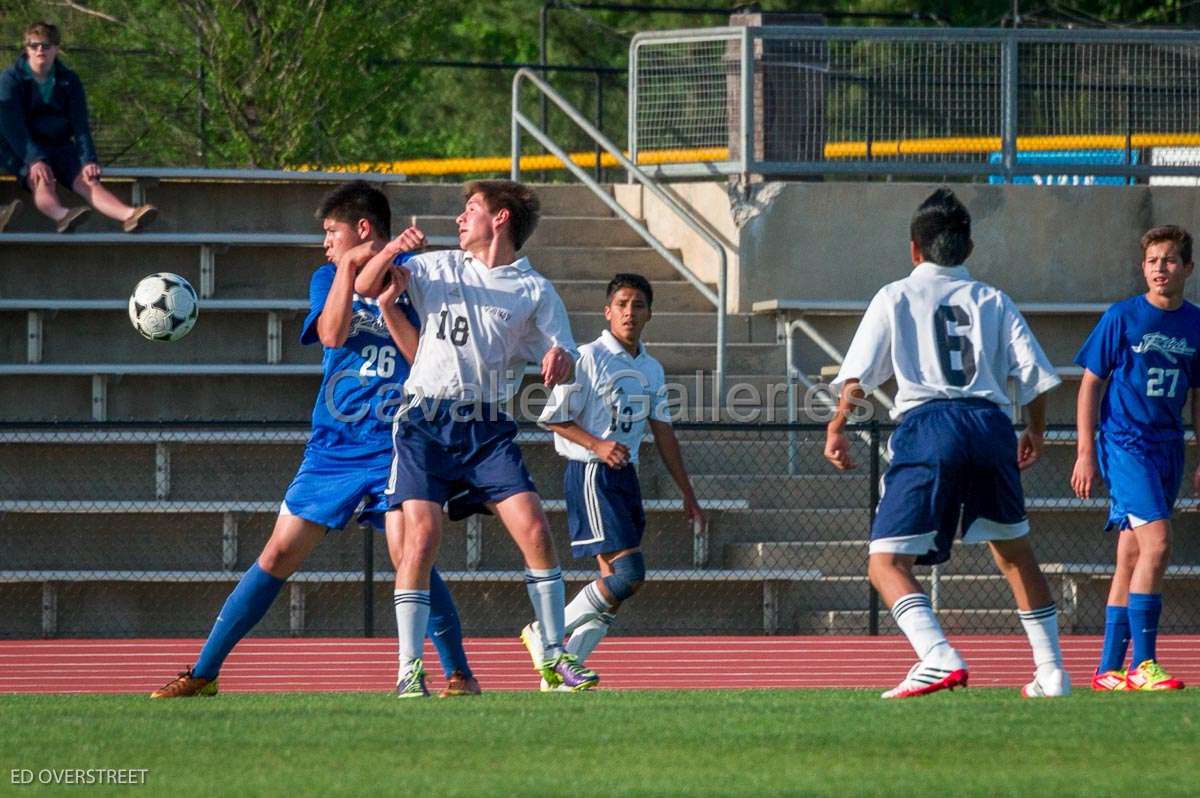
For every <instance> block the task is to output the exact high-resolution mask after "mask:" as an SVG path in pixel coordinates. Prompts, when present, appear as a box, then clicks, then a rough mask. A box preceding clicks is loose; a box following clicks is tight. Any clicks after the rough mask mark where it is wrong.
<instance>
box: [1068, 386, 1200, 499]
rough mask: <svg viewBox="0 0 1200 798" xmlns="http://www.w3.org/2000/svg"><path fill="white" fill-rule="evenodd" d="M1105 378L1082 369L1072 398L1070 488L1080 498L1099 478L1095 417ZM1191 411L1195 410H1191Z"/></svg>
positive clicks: (1084, 496)
mask: <svg viewBox="0 0 1200 798" xmlns="http://www.w3.org/2000/svg"><path fill="white" fill-rule="evenodd" d="M1104 383H1105V381H1104V380H1103V379H1101V378H1100V377H1098V376H1096V375H1095V374H1093V373H1092V372H1091V371H1090V370H1088V369H1086V368H1085V369H1084V370H1083V379H1081V380H1080V381H1079V395H1078V396H1077V397H1076V399H1075V437H1076V439H1077V440H1076V442H1075V467H1074V469H1072V471H1071V489H1072V490H1073V491H1075V495H1076V496H1077V497H1079V498H1080V499H1090V498H1091V497H1092V489H1093V488H1094V487H1095V486H1096V485H1097V484H1098V483H1099V481H1100V466H1099V463H1098V461H1097V459H1096V420H1097V419H1098V418H1099V417H1100V397H1101V396H1102V395H1103V394H1104ZM1193 413H1194V409H1193Z"/></svg>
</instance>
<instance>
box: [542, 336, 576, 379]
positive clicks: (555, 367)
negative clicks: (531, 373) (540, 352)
mask: <svg viewBox="0 0 1200 798" xmlns="http://www.w3.org/2000/svg"><path fill="white" fill-rule="evenodd" d="M574 379H575V359H574V358H573V357H571V356H570V355H569V354H568V353H567V350H565V349H563V348H562V347H561V346H552V347H550V349H549V350H548V351H547V352H546V354H545V355H544V356H543V357H542V382H544V383H546V387H547V388H553V387H554V386H555V385H565V384H567V383H569V382H572V381H573V380H574Z"/></svg>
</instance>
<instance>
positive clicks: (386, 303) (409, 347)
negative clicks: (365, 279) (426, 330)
mask: <svg viewBox="0 0 1200 798" xmlns="http://www.w3.org/2000/svg"><path fill="white" fill-rule="evenodd" d="M407 284H408V272H407V271H404V270H403V269H401V268H400V267H398V266H393V267H392V268H391V271H390V279H388V281H387V285H386V286H385V287H384V289H383V293H382V294H380V295H379V312H380V314H382V316H383V323H384V324H386V325H387V328H388V332H389V333H391V336H392V340H393V341H395V342H396V347H397V348H398V349H399V350H400V354H401V355H403V356H404V359H405V360H407V361H408V362H409V364H410V365H411V364H412V362H413V361H414V360H415V359H416V357H417V343H418V342H419V340H420V335H419V333H418V332H417V328H416V327H414V326H413V325H412V322H410V321H409V320H408V317H407V316H405V315H404V311H402V310H401V309H400V308H399V307H397V305H396V300H397V299H398V298H399V297H400V294H402V293H404V286H406V285H407Z"/></svg>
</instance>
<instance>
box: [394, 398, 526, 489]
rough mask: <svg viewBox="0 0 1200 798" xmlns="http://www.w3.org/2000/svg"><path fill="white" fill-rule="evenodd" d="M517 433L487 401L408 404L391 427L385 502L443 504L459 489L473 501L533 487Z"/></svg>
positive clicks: (506, 418)
mask: <svg viewBox="0 0 1200 798" xmlns="http://www.w3.org/2000/svg"><path fill="white" fill-rule="evenodd" d="M516 437H517V425H516V423H515V422H514V421H513V420H512V419H511V418H509V417H508V416H507V415H505V414H504V413H500V412H499V411H495V412H493V408H492V406H490V405H475V406H471V405H461V406H459V405H456V404H455V403H452V402H436V403H422V404H420V405H417V406H415V407H412V408H409V409H408V410H406V411H405V412H403V413H402V414H400V415H399V416H397V418H396V423H395V425H393V427H392V441H393V452H392V468H391V474H390V476H389V482H388V486H387V490H386V494H387V496H388V501H389V502H390V504H391V506H392V507H399V506H400V505H401V504H403V503H404V502H405V501H408V500H409V499H423V500H425V501H431V502H436V503H438V504H445V503H446V501H447V500H448V499H449V498H450V497H451V496H454V495H456V494H458V493H460V492H461V491H462V490H463V488H464V487H469V488H471V489H472V491H471V496H472V498H473V500H475V501H477V502H499V501H503V500H504V499H507V498H508V497H509V496H515V495H516V494H518V493H525V492H526V491H535V490H536V488H535V487H534V485H533V479H532V478H530V476H529V471H527V470H526V468H525V462H524V461H523V460H522V459H521V449H520V447H518V446H517V441H516Z"/></svg>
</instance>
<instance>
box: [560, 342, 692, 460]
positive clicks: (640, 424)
mask: <svg viewBox="0 0 1200 798" xmlns="http://www.w3.org/2000/svg"><path fill="white" fill-rule="evenodd" d="M651 418H652V419H654V420H655V421H670V413H669V412H668V408H667V393H666V378H665V377H664V375H663V367H662V364H660V363H659V362H658V361H657V360H655V359H654V358H653V357H651V356H650V355H649V354H647V352H646V347H644V346H639V348H638V354H637V357H634V356H633V355H631V354H629V352H627V351H625V347H623V346H621V344H620V342H619V341H617V339H616V338H614V337H613V334H612V333H610V332H609V331H608V330H605V331H604V332H603V333H601V334H600V337H599V338H597V339H596V340H595V341H592V342H591V343H590V344H584V345H583V346H581V347H580V348H579V362H578V364H576V366H575V382H574V383H572V384H570V385H559V386H557V387H556V388H555V389H554V391H553V392H552V393H551V394H550V401H549V403H547V405H546V407H545V409H543V410H542V415H541V416H540V417H539V418H538V423H539V424H541V425H543V426H545V425H546V424H561V423H563V422H566V421H574V422H575V423H576V424H578V425H579V426H580V427H582V428H583V429H584V430H585V431H587V432H589V433H591V434H592V435H595V436H596V437H597V438H601V439H603V440H615V441H616V442H617V443H620V444H622V445H623V446H625V447H626V448H627V449H629V459H630V462H632V463H637V459H638V446H639V445H640V444H641V442H642V437H643V436H644V435H645V434H646V421H647V420H648V419H651ZM554 449H555V451H557V452H558V453H559V454H561V455H562V456H563V457H566V458H567V459H569V460H578V461H580V462H583V463H587V462H592V461H596V460H599V459H600V458H598V457H597V456H596V455H595V454H593V453H592V452H590V451H588V450H587V449H585V448H584V447H582V446H580V445H579V444H577V443H572V442H571V441H569V440H567V439H566V438H564V437H562V436H561V435H555V436H554Z"/></svg>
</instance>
